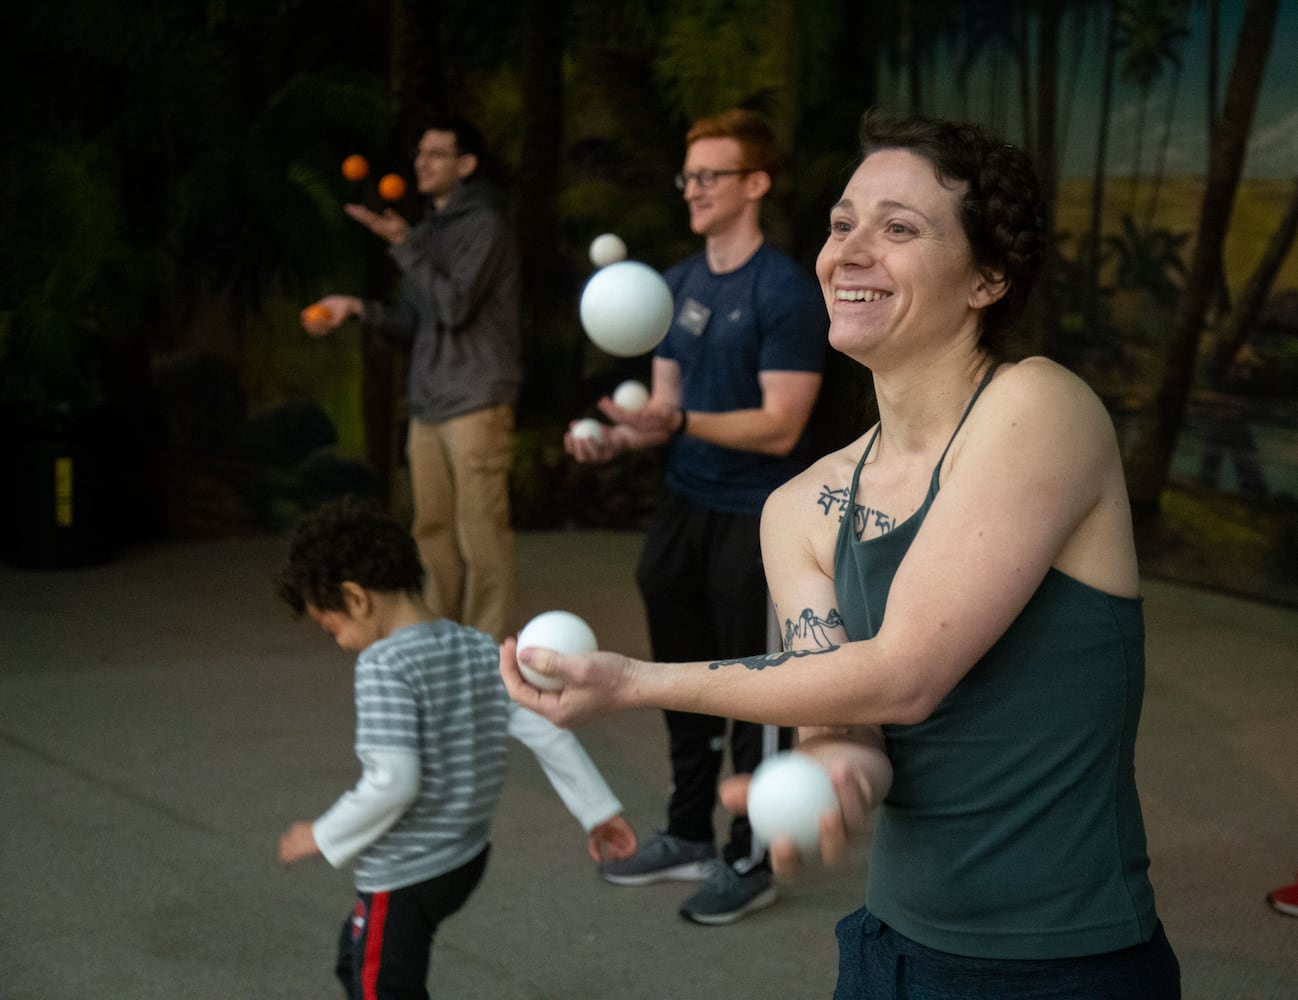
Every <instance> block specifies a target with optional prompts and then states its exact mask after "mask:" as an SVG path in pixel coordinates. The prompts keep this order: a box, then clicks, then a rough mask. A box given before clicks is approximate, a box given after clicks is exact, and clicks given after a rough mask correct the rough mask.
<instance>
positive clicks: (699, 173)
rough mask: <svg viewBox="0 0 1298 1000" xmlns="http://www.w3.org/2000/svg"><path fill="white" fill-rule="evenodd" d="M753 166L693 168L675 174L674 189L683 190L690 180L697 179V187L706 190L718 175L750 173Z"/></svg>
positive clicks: (727, 175) (729, 175)
mask: <svg viewBox="0 0 1298 1000" xmlns="http://www.w3.org/2000/svg"><path fill="white" fill-rule="evenodd" d="M753 169H754V168H753V167H741V168H739V169H738V170H710V169H709V168H707V167H704V168H703V169H702V170H695V171H693V172H692V173H688V174H687V173H679V174H677V175H676V190H677V191H684V190H685V188H686V187H688V186H689V183H690V181H698V184H699V187H701V188H703V190H705V191H706V190H707V189H708V188H710V187H712V186H713V185H715V184H716V183H717V178H718V177H732V176H734V175H736V174H751V173H752V172H753Z"/></svg>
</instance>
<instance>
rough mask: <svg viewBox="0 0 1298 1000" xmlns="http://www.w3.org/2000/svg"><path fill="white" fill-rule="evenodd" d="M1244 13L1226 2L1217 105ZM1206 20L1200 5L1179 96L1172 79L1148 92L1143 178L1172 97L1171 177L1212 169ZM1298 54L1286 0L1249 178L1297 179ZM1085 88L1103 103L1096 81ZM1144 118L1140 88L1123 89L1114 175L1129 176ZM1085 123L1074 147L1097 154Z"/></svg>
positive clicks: (1296, 28) (1296, 18) (1296, 7)
mask: <svg viewBox="0 0 1298 1000" xmlns="http://www.w3.org/2000/svg"><path fill="white" fill-rule="evenodd" d="M1243 14H1244V3H1243V0H1235V2H1229V0H1228V2H1226V3H1223V4H1222V10H1221V35H1222V41H1221V52H1220V57H1219V58H1220V60H1221V62H1220V74H1221V80H1220V82H1219V84H1218V86H1219V87H1220V88H1221V90H1222V95H1219V97H1218V100H1219V101H1220V100H1221V97H1222V96H1224V91H1225V87H1226V83H1227V81H1228V79H1229V77H1230V71H1231V68H1232V67H1233V65H1234V62H1235V47H1236V42H1237V40H1238V36H1239V26H1240V21H1241V19H1242V18H1243ZM1207 19H1208V17H1207V12H1206V11H1205V10H1204V9H1202V8H1201V7H1200V8H1198V9H1195V10H1194V11H1192V13H1191V18H1190V23H1189V28H1190V32H1191V35H1190V38H1189V39H1188V40H1187V41H1186V44H1185V46H1184V48H1183V49H1182V52H1183V55H1182V62H1181V73H1180V77H1179V80H1177V81H1176V87H1175V91H1174V92H1173V88H1172V79H1171V78H1170V77H1169V78H1168V79H1165V80H1163V81H1160V82H1159V83H1157V84H1155V85H1154V88H1153V90H1152V92H1151V95H1150V101H1149V109H1148V112H1147V118H1148V126H1147V131H1146V138H1145V142H1144V149H1143V153H1144V155H1143V156H1142V166H1143V169H1144V171H1146V172H1148V171H1150V170H1152V169H1153V167H1154V163H1153V154H1154V150H1155V149H1156V147H1157V145H1158V142H1159V140H1160V138H1161V136H1162V135H1163V134H1164V132H1165V131H1166V127H1165V123H1166V115H1167V109H1168V102H1169V99H1170V98H1174V100H1175V103H1174V104H1173V105H1172V108H1173V115H1172V126H1171V141H1170V142H1169V143H1168V147H1167V166H1166V173H1167V175H1168V176H1170V177H1176V176H1187V175H1190V176H1193V175H1201V174H1203V173H1204V172H1205V171H1206V169H1207V161H1208V138H1207V135H1208V128H1207V107H1206V100H1207V98H1206V84H1207ZM1295 53H1298V3H1295V2H1293V0H1284V2H1282V3H1281V4H1280V12H1279V15H1278V16H1277V21H1276V30H1275V35H1274V37H1273V39H1272V44H1271V51H1270V53H1269V54H1268V57H1267V62H1266V75H1265V76H1264V78H1263V83H1262V93H1261V96H1260V99H1259V103H1258V107H1257V113H1256V115H1255V116H1254V119H1253V128H1252V134H1251V136H1250V139H1249V144H1248V153H1247V156H1246V158H1245V161H1244V175H1245V176H1246V177H1250V178H1288V177H1298V60H1296V59H1295V58H1294V56H1295ZM1088 90H1089V91H1090V92H1091V93H1092V94H1094V95H1097V98H1096V99H1098V94H1099V86H1098V76H1097V78H1096V80H1095V81H1094V82H1093V83H1092V85H1091V86H1090V87H1088ZM1080 96H1081V91H1080V88H1079V97H1080ZM1079 103H1080V102H1079ZM1139 115H1140V106H1139V100H1138V95H1137V93H1136V91H1135V88H1133V87H1131V86H1130V85H1124V86H1122V87H1121V89H1120V90H1119V92H1118V100H1117V101H1116V102H1115V114H1114V118H1113V124H1112V133H1111V134H1112V136H1113V144H1112V146H1111V148H1110V155H1109V157H1108V163H1109V170H1110V172H1113V173H1123V174H1126V173H1130V172H1131V163H1132V155H1133V142H1132V136H1133V133H1134V128H1135V123H1136V122H1137V121H1138V120H1139ZM1082 124H1083V123H1082V122H1081V121H1078V122H1077V127H1076V128H1075V129H1074V130H1073V131H1076V132H1077V135H1076V136H1075V137H1073V136H1070V137H1069V138H1070V148H1072V147H1077V148H1080V149H1084V150H1089V149H1094V142H1095V137H1094V128H1093V127H1092V126H1091V125H1089V124H1088V125H1087V127H1085V128H1083V127H1082ZM1087 155H1090V154H1087ZM1086 172H1089V171H1086Z"/></svg>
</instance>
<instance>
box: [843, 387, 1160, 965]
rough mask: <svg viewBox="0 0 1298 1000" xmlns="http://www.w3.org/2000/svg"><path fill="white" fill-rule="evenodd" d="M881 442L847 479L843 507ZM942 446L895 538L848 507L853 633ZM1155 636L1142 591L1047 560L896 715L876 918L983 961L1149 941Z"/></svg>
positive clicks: (868, 610) (874, 606) (888, 577)
mask: <svg viewBox="0 0 1298 1000" xmlns="http://www.w3.org/2000/svg"><path fill="white" fill-rule="evenodd" d="M988 381H990V373H989V374H988V377H987V378H985V379H984V380H983V382H982V384H981V385H980V386H979V387H978V390H977V391H976V392H975V393H974V396H973V399H971V400H970V402H969V406H968V408H966V410H965V413H964V415H963V416H962V417H961V419H960V425H959V426H957V428H956V431H957V432H958V431H959V429H960V426H963V424H964V420H965V418H967V417H968V415H969V411H970V410H972V409H973V405H974V403H975V402H977V400H978V397H979V395H981V393H982V390H983V388H985V387H986V385H987V383H988ZM954 437H955V435H954V434H952V439H953V440H954ZM877 438H878V430H876V431H875V433H874V436H873V437H871V439H870V441H869V443H868V444H867V445H866V448H865V452H864V454H862V456H861V461H860V463H859V464H858V465H857V467H856V471H855V473H854V474H853V477H852V487H851V496H850V505H849V507H848V510H849V512H850V511H851V510H853V509H854V507H853V506H851V505H855V503H856V490H857V483H858V481H859V479H860V475H861V468H862V467H863V466H864V464H865V460H866V458H867V457H868V455H869V454H870V451H871V449H872V448H873V447H874V444H875V441H876V439H877ZM950 447H951V443H950V442H949V441H948V442H947V450H949V449H950ZM945 457H946V452H945V451H944V452H943V456H942V459H939V460H938V463H937V467H936V468H934V470H933V476H932V479H931V481H930V485H929V491H928V495H927V497H926V499H925V500H924V503H923V505H922V506H921V507H920V509H919V510H918V511H916V512H915V514H914V515H913V516H912V517H910V518H909V519H908V520H906V521H905V522H903V523H902V524H899V525H897V526H896V527H895V528H894V529H893V530H892V531H890V532H889V533H888V534H886V535H882V536H880V537H878V538H872V539H870V540H868V541H861V540H859V539H857V538H856V537H855V535H854V533H853V531H852V523H853V519H852V517H851V516H845V517H844V518H843V521H842V527H840V529H839V535H838V539H837V545H836V549H835V554H834V586H835V591H836V596H837V599H838V610H839V613H840V614H841V615H842V617H843V622H844V625H845V627H846V629H847V634H848V636H849V637H850V638H851V639H853V640H859V639H870V638H872V637H873V636H874V635H875V634H876V633H877V632H878V630H879V627H880V626H881V625H882V623H883V619H884V613H885V609H886V605H887V600H888V590H889V588H890V587H891V585H892V579H893V576H894V574H895V573H896V571H897V567H898V566H899V565H900V564H901V561H902V559H903V558H905V555H906V551H907V549H908V548H909V547H910V544H911V541H912V540H913V539H914V538H915V536H916V534H917V533H918V532H919V531H920V529H921V528H922V526H923V523H924V518H925V515H926V514H927V513H928V510H929V507H930V506H931V505H932V503H933V499H934V498H935V497H936V496H937V493H938V490H939V486H940V484H939V472H940V470H941V468H942V460H943V459H945ZM1144 647H1145V625H1144V613H1143V610H1142V604H1141V600H1140V599H1139V598H1134V599H1133V598H1123V597H1115V596H1113V595H1111V594H1107V593H1104V592H1102V591H1099V590H1096V589H1095V588H1093V587H1089V586H1086V585H1085V584H1082V583H1080V582H1078V581H1077V580H1075V579H1073V578H1071V577H1069V576H1067V575H1065V574H1063V573H1060V572H1058V571H1057V570H1054V569H1051V570H1050V571H1049V572H1048V573H1047V574H1046V577H1045V579H1044V580H1042V582H1041V586H1040V587H1039V588H1038V589H1037V591H1036V593H1034V594H1033V596H1032V598H1031V599H1030V600H1029V601H1028V604H1027V606H1026V607H1025V608H1024V609H1023V611H1022V613H1021V614H1020V615H1019V616H1018V618H1017V619H1016V620H1015V621H1014V623H1013V624H1012V625H1011V626H1010V628H1009V629H1008V630H1007V631H1006V632H1005V634H1004V635H1003V636H1002V637H1001V638H1000V640H999V641H998V642H997V643H996V644H995V645H994V646H993V647H992V648H991V649H990V650H989V651H988V652H987V655H986V656H984V657H983V658H982V659H981V660H979V661H978V662H977V663H976V664H975V665H974V667H973V668H972V669H971V670H970V671H969V673H968V674H966V675H965V677H964V678H963V679H962V680H961V681H960V683H958V684H957V685H956V686H955V688H954V689H953V690H952V691H951V692H950V693H949V694H948V695H947V696H946V697H945V698H944V699H943V700H942V702H941V703H940V704H939V705H938V706H937V708H936V709H935V710H934V711H933V713H932V715H931V716H929V718H927V719H925V720H924V721H923V722H920V723H917V724H915V725H887V726H884V735H885V738H886V741H887V748H888V756H889V758H890V759H891V761H892V767H893V784H892V789H891V791H890V792H889V794H888V796H887V798H886V800H885V801H884V803H883V804H882V805H881V806H880V808H879V811H878V813H877V815H876V817H875V825H874V836H873V841H872V843H871V848H870V863H869V880H868V886H867V892H866V904H867V906H868V907H869V909H870V910H871V912H872V913H874V915H875V916H876V917H878V918H879V919H880V920H881V921H883V922H884V923H885V924H888V925H889V926H891V927H894V928H895V929H896V930H898V931H899V932H900V933H902V934H904V935H906V936H907V937H910V938H912V939H914V940H916V941H918V942H920V943H921V944H924V945H927V946H929V947H931V948H936V949H939V950H942V951H947V952H951V953H953V954H958V955H967V956H971V957H979V958H1004V959H1020V958H1021V959H1044V958H1065V957H1075V956H1080V955H1092V954H1099V953H1102V952H1108V951H1115V950H1117V949H1120V948H1125V947H1128V946H1131V945H1135V944H1139V943H1141V942H1143V941H1146V940H1148V939H1149V937H1150V935H1151V934H1152V933H1153V931H1154V926H1155V923H1156V921H1157V917H1156V914H1155V909H1154V892H1153V888H1152V887H1151V885H1150V882H1149V877H1148V869H1149V858H1148V856H1147V854H1146V848H1145V830H1144V823H1143V820H1142V819H1141V813H1140V802H1139V800H1138V798H1137V795H1136V783H1135V766H1134V755H1135V741H1136V726H1137V722H1138V720H1139V717H1140V707H1141V701H1142V698H1143V695H1144V676H1145V660H1144Z"/></svg>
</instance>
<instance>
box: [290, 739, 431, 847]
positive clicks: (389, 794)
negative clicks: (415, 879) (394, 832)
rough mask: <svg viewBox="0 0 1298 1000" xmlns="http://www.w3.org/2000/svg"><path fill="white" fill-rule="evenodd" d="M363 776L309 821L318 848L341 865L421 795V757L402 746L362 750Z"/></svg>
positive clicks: (377, 835) (389, 825)
mask: <svg viewBox="0 0 1298 1000" xmlns="http://www.w3.org/2000/svg"><path fill="white" fill-rule="evenodd" d="M360 759H361V768H362V770H361V778H360V781H358V782H357V783H356V787H355V788H353V789H352V790H351V791H349V792H346V793H344V794H343V795H342V796H341V797H339V799H338V801H337V802H335V803H334V804H333V805H332V806H330V807H329V809H328V811H327V812H325V814H324V815H323V816H321V817H320V818H319V819H317V820H316V821H315V823H314V824H312V827H311V831H312V833H314V834H315V842H316V846H318V847H319V848H320V853H321V854H323V855H324V858H325V860H326V861H328V862H329V863H330V864H331V865H333V866H334V867H335V868H341V867H342V866H343V865H346V864H348V863H349V862H350V861H352V859H354V858H355V857H356V856H357V855H358V854H360V853H361V851H363V850H365V848H367V847H368V846H369V845H370V844H372V843H374V841H376V840H378V839H379V837H381V836H383V834H385V833H386V832H387V831H388V829H389V828H390V827H391V826H392V824H394V823H395V822H396V821H397V820H398V819H400V818H401V816H402V814H403V813H404V812H405V811H406V810H407V809H409V808H410V806H411V805H412V804H413V803H414V801H415V799H417V798H418V797H419V781H420V766H419V755H418V754H416V753H406V752H403V751H400V750H369V751H366V752H364V753H361V754H360Z"/></svg>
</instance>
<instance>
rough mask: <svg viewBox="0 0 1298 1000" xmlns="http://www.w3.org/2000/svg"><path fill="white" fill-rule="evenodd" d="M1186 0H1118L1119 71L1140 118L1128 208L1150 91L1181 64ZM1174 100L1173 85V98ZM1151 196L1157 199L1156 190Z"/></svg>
mask: <svg viewBox="0 0 1298 1000" xmlns="http://www.w3.org/2000/svg"><path fill="white" fill-rule="evenodd" d="M1186 12H1187V10H1186V2H1185V0H1120V2H1119V4H1118V7H1117V10H1116V12H1115V22H1116V25H1117V43H1118V49H1119V53H1120V56H1119V71H1120V73H1121V75H1122V78H1123V79H1124V80H1126V81H1127V82H1128V83H1132V84H1135V86H1136V88H1137V90H1138V91H1139V94H1140V101H1139V107H1140V117H1139V119H1138V121H1137V124H1136V128H1135V130H1134V131H1133V138H1134V140H1135V141H1134V145H1133V148H1132V160H1131V179H1132V183H1131V211H1133V212H1134V211H1135V203H1136V193H1137V188H1138V186H1139V180H1140V177H1141V174H1142V171H1143V162H1142V153H1143V146H1144V138H1145V130H1146V118H1147V115H1148V111H1149V100H1150V94H1151V92H1152V90H1153V86H1154V83H1155V82H1156V81H1158V80H1159V79H1160V78H1161V77H1162V76H1163V74H1164V70H1165V69H1166V68H1167V67H1171V69H1172V71H1173V72H1174V73H1176V72H1179V70H1180V67H1181V56H1180V47H1181V45H1182V43H1183V42H1184V41H1185V39H1186V38H1187V37H1189V32H1188V31H1187V30H1186V27H1185V19H1186ZM1172 99H1173V100H1174V99H1175V88H1174V87H1173V97H1172ZM1153 197H1154V198H1155V199H1157V190H1155V192H1154V195H1153Z"/></svg>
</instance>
